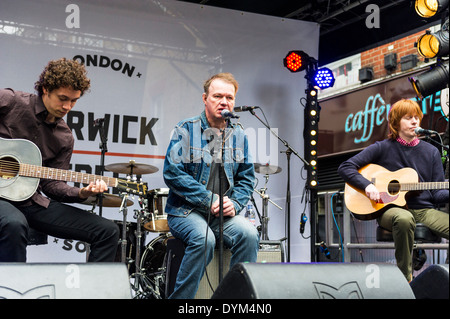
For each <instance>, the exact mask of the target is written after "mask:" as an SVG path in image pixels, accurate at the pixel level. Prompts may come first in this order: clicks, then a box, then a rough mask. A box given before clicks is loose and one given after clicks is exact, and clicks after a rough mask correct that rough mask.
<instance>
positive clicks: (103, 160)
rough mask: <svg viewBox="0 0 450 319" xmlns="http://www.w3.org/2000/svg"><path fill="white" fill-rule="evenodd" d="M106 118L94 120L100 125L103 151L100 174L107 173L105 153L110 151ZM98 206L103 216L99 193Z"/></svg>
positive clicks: (101, 195)
mask: <svg viewBox="0 0 450 319" xmlns="http://www.w3.org/2000/svg"><path fill="white" fill-rule="evenodd" d="M104 121H105V119H104V118H100V119H96V120H95V121H94V126H99V127H100V129H99V130H100V140H101V142H100V145H99V147H100V151H101V155H100V175H101V176H104V174H105V154H106V152H108V145H107V141H108V138H107V136H106V134H105V128H104V126H103V123H104ZM98 207H99V216H102V211H103V194H99V195H98Z"/></svg>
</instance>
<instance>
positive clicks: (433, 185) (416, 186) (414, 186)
mask: <svg viewBox="0 0 450 319" xmlns="http://www.w3.org/2000/svg"><path fill="white" fill-rule="evenodd" d="M400 189H401V190H402V191H423V190H428V189H448V182H421V183H401V185H400Z"/></svg>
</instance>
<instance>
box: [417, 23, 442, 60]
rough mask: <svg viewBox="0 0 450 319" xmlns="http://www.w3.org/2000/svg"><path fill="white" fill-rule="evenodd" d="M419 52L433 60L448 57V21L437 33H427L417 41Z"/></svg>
mask: <svg viewBox="0 0 450 319" xmlns="http://www.w3.org/2000/svg"><path fill="white" fill-rule="evenodd" d="M417 51H418V52H419V54H420V55H421V56H423V57H424V58H428V59H432V58H435V57H442V56H445V55H448V51H449V50H448V19H447V21H445V23H444V24H443V25H442V28H441V30H439V31H438V32H436V33H430V31H427V32H426V33H425V34H424V35H422V36H421V37H420V38H419V40H418V41H417Z"/></svg>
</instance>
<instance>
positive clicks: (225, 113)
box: [220, 109, 240, 119]
mask: <svg viewBox="0 0 450 319" xmlns="http://www.w3.org/2000/svg"><path fill="white" fill-rule="evenodd" d="M220 114H221V115H222V117H223V118H224V119H238V118H240V116H239V115H237V114H236V113H233V112H230V111H228V110H227V109H224V110H222V112H221V113H220Z"/></svg>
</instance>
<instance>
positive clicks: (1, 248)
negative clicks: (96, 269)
mask: <svg viewBox="0 0 450 319" xmlns="http://www.w3.org/2000/svg"><path fill="white" fill-rule="evenodd" d="M29 227H31V228H34V229H35V230H37V231H40V232H43V233H46V234H48V235H50V236H53V237H57V238H62V239H73V240H80V241H84V242H87V243H89V244H90V253H89V259H88V261H89V262H113V261H114V259H115V256H116V252H117V247H118V242H119V234H120V232H119V227H118V226H117V225H116V224H115V223H114V222H112V221H110V220H107V219H105V218H102V217H100V216H98V215H95V214H93V213H91V212H88V211H85V210H82V209H79V208H77V207H74V206H70V205H67V204H63V203H60V202H56V201H51V202H50V205H49V206H48V208H44V207H42V206H39V205H32V206H28V207H20V208H18V207H15V206H14V205H12V204H11V203H9V202H7V201H5V200H2V199H0V262H25V261H26V247H27V238H28V229H29Z"/></svg>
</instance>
